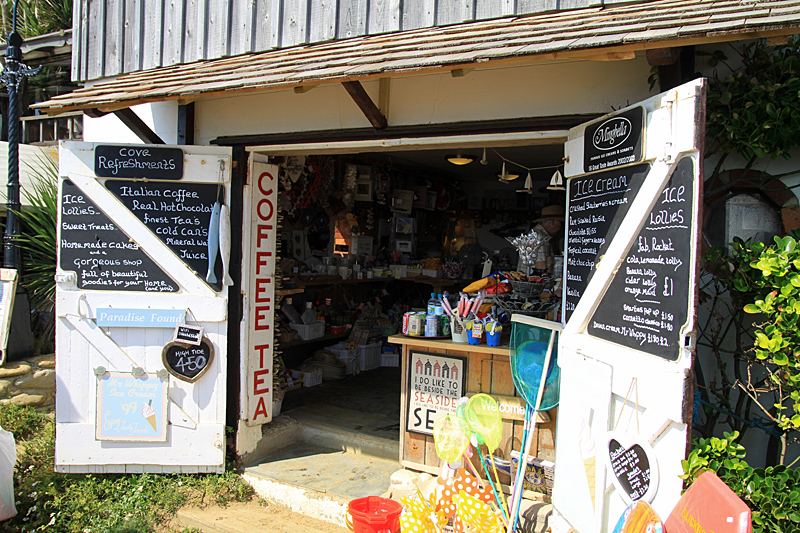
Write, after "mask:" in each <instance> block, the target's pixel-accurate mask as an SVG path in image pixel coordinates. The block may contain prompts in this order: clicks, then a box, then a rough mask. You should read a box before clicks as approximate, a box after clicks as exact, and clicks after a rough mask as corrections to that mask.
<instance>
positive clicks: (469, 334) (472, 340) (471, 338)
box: [467, 331, 483, 344]
mask: <svg viewBox="0 0 800 533" xmlns="http://www.w3.org/2000/svg"><path fill="white" fill-rule="evenodd" d="M482 339H483V335H481V336H480V337H476V336H474V335H473V334H472V332H471V331H467V342H468V343H470V344H480V343H481V340H482Z"/></svg>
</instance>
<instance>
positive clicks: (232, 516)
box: [170, 500, 347, 533]
mask: <svg viewBox="0 0 800 533" xmlns="http://www.w3.org/2000/svg"><path fill="white" fill-rule="evenodd" d="M170 527H171V528H172V529H174V530H177V531H181V530H183V529H185V528H189V527H193V528H196V529H198V530H200V531H202V532H203V533H254V532H267V531H269V532H282V533H290V532H291V533H320V532H331V533H344V532H346V531H347V530H346V529H345V528H343V527H339V526H336V525H334V524H330V523H327V522H323V521H321V520H316V519H313V518H310V517H307V516H305V515H302V514H298V513H293V512H291V511H289V510H287V509H284V508H281V507H279V506H276V505H266V506H265V505H263V504H259V503H258V502H256V501H255V500H253V501H249V502H244V503H232V504H229V505H226V506H225V507H218V506H208V507H202V508H198V507H184V508H183V509H180V510H179V511H178V513H177V515H176V516H175V518H174V519H173V521H172V522H171V523H170Z"/></svg>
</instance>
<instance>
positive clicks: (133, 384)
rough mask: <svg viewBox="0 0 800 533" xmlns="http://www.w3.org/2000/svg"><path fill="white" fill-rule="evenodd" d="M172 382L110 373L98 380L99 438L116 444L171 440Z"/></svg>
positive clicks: (97, 431)
mask: <svg viewBox="0 0 800 533" xmlns="http://www.w3.org/2000/svg"><path fill="white" fill-rule="evenodd" d="M168 389H169V380H168V379H162V378H160V377H158V376H157V375H155V374H144V375H143V376H140V377H136V376H134V375H133V374H126V373H122V372H106V373H105V374H102V375H100V376H98V379H97V419H96V421H95V438H96V439H97V440H116V441H153V442H165V441H166V440H167V401H168V399H167V391H168Z"/></svg>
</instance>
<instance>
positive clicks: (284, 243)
mask: <svg viewBox="0 0 800 533" xmlns="http://www.w3.org/2000/svg"><path fill="white" fill-rule="evenodd" d="M565 138H566V132H564V131H553V132H529V133H527V134H520V133H514V134H506V135H502V134H501V135H491V136H474V137H471V136H461V137H458V138H440V139H422V140H420V139H416V140H410V139H399V140H393V141H384V142H342V143H327V144H325V145H324V146H323V145H315V144H303V145H284V146H269V147H265V146H261V147H252V148H249V149H248V150H249V151H251V152H252V156H251V157H254V158H256V157H257V158H260V159H259V160H260V161H262V162H264V163H266V164H267V165H268V166H270V165H275V167H274V168H275V169H276V170H272V171H271V172H275V173H276V174H277V178H276V181H277V183H278V184H279V185H278V187H279V190H280V191H281V193H280V196H279V199H278V200H277V202H278V209H279V212H280V214H281V216H282V224H281V229H280V231H279V232H278V236H277V239H278V241H279V242H280V257H279V258H278V259H277V261H276V267H275V268H276V277H280V278H282V281H283V283H282V286H281V287H280V288H279V289H277V290H276V297H275V300H276V302H278V303H276V306H275V324H276V326H277V329H276V333H275V336H276V337H275V353H276V357H275V369H276V375H275V381H274V385H275V388H274V390H273V402H272V407H273V408H274V409H275V410H276V411H274V412H273V413H272V414H273V415H275V416H277V414H276V413H277V410H278V409H280V411H279V412H280V414H281V415H283V416H286V417H289V418H292V417H298V418H302V419H304V420H310V419H316V421H319V420H318V419H319V418H328V419H329V420H331V419H334V418H337V419H342V420H344V424H345V425H348V426H349V431H351V432H352V434H353V435H354V436H353V438H352V440H354V441H358V439H359V438H361V435H363V434H364V432H365V431H367V432H371V433H372V435H373V436H378V437H380V438H382V439H385V440H387V441H389V442H392V441H394V443H395V447H394V448H391V447H390V449H393V450H394V451H393V452H389V453H388V456H389V457H392V456H393V458H394V460H395V461H396V460H397V458H398V453H397V448H396V442H397V440H398V439H399V438H400V436H401V434H402V428H400V411H401V405H402V402H403V401H405V399H404V394H403V391H402V390H401V386H400V384H401V370H400V360H399V359H400V357H399V352H400V347H399V346H393V345H392V344H391V343H388V342H387V338H388V337H389V336H390V335H391V334H393V333H396V332H399V330H401V328H402V316H403V314H404V312H405V311H408V310H410V309H415V308H423V309H424V308H425V307H426V304H427V301H428V300H429V299H430V298H431V294H432V293H433V294H437V295H438V294H444V293H445V292H447V293H449V294H451V295H453V294H455V295H457V294H458V293H459V291H460V290H461V289H463V288H464V287H465V286H466V285H468V284H469V283H470V282H472V281H474V280H476V279H478V278H480V277H481V276H482V275H483V271H484V267H485V266H486V264H487V263H488V262H489V261H491V266H487V267H486V268H489V269H491V270H492V271H494V270H498V269H502V270H509V271H515V270H517V268H518V264H519V261H518V260H519V257H518V253H517V251H516V249H515V248H514V246H513V245H512V244H511V243H510V242H509V241H508V238H509V237H515V236H518V235H520V234H521V233H524V232H526V231H528V230H529V229H530V228H531V226H532V224H533V221H534V220H535V219H536V218H537V217H538V216H539V215H540V213H541V211H542V209H543V208H544V207H546V206H549V205H562V206H563V205H564V204H565V191H564V188H563V183H562V184H560V186H558V185H556V184H555V183H554V186H552V187H550V185H551V180H552V179H553V177H554V174H556V172H557V171H558V172H559V174H558V175H559V176H560V175H561V173H563V153H564V145H563V143H564V140H565ZM265 156H266V157H265ZM459 163H460V164H459ZM254 177H255V175H251V179H252V178H254ZM529 178H530V179H529ZM548 187H550V188H548ZM245 211H247V206H245ZM562 242H563V241H562ZM559 244H560V243H559ZM560 245H561V244H560ZM244 277H246V272H244V273H243V280H242V283H243V286H245V285H246V284H247V280H246V279H244ZM309 304H310V307H311V311H312V314H313V315H314V317H313V318H315V319H319V320H318V321H317V320H312V321H311V322H312V323H310V324H304V323H303V315H304V313H305V312H306V311H307V306H308V305H309ZM309 316H310V315H309ZM323 321H324V324H321V322H323ZM291 324H299V326H292V325H291ZM350 342H352V343H353V344H352V345H351V346H348V345H349V343H350ZM243 353H246V351H245V350H243ZM308 385H311V386H308ZM245 392H247V388H245ZM245 403H246V401H243V404H245ZM273 420H274V419H273ZM313 422H314V421H312V423H313ZM279 438H280V437H277V436H274V435H272V434H271V433H270V432H269V431H264V432H263V437H262V442H261V448H262V449H264V450H274V449H276V448H281V447H282V448H284V453H285V448H286V446H283V445H282V443H280V442H266V441H276V440H278V439H279ZM345 440H346V439H345ZM345 446H346V445H345ZM298 449H299V448H298ZM303 453H305V451H304V452H303ZM396 464H397V468H399V463H396Z"/></svg>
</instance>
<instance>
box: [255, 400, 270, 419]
mask: <svg viewBox="0 0 800 533" xmlns="http://www.w3.org/2000/svg"><path fill="white" fill-rule="evenodd" d="M258 415H262V416H263V417H264V418H269V415H268V414H267V404H266V403H264V397H263V396H261V397H259V399H258V405H256V412H255V414H254V415H253V420H255V419H256V418H258Z"/></svg>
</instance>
